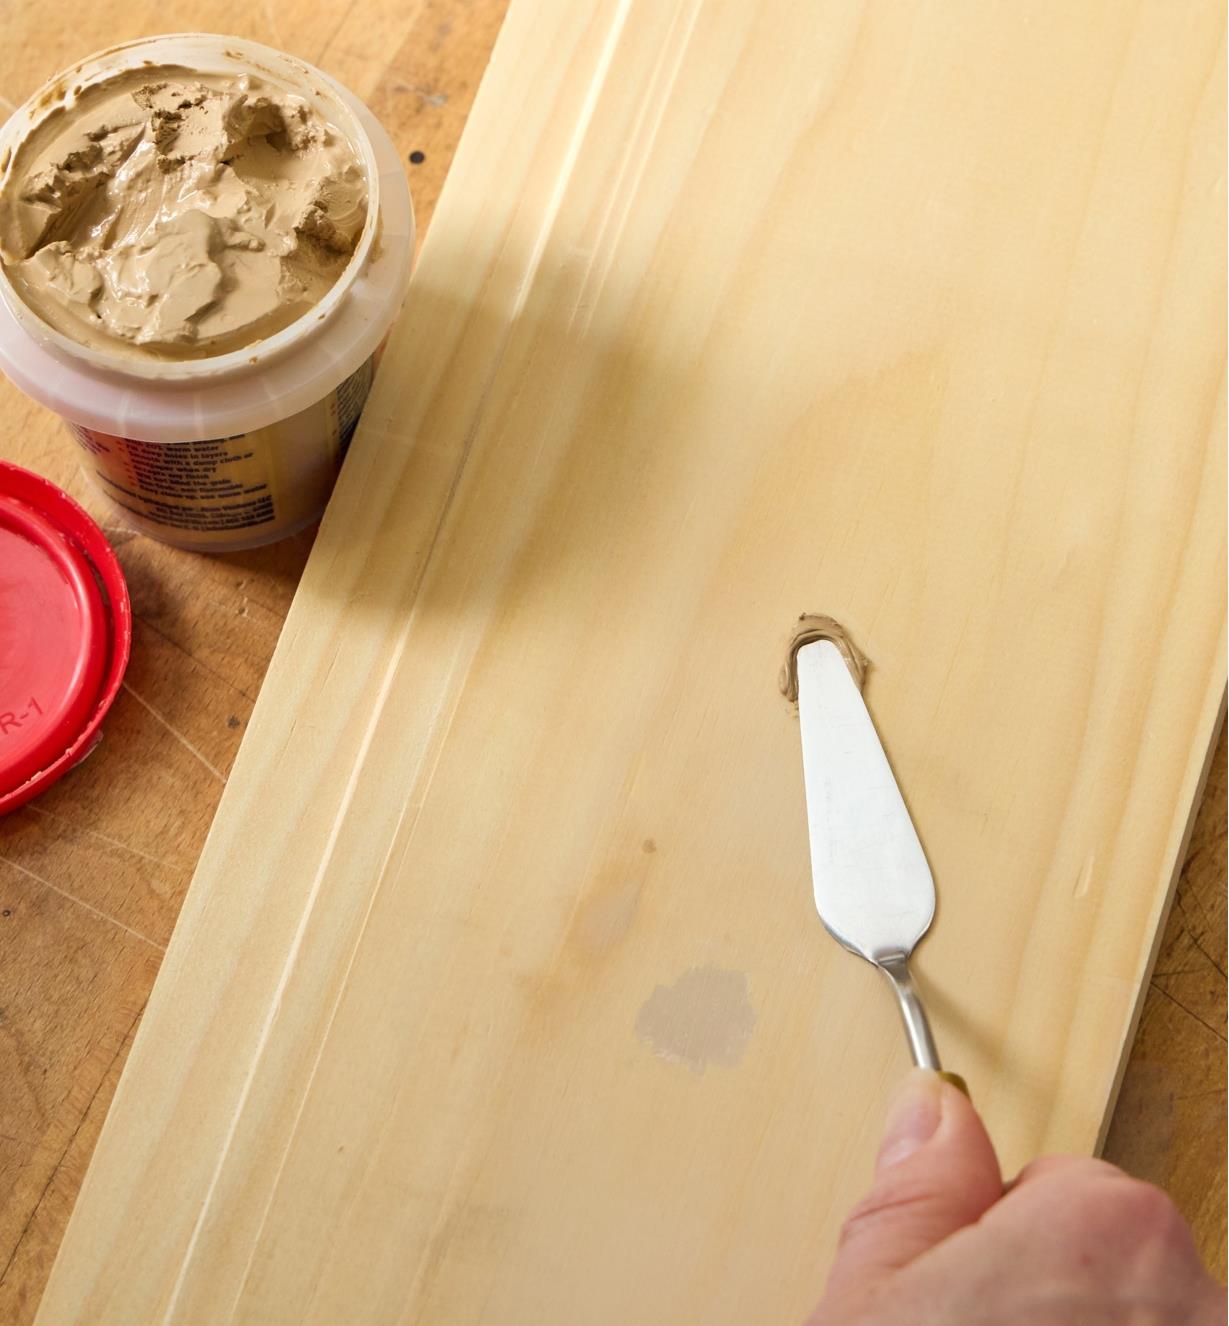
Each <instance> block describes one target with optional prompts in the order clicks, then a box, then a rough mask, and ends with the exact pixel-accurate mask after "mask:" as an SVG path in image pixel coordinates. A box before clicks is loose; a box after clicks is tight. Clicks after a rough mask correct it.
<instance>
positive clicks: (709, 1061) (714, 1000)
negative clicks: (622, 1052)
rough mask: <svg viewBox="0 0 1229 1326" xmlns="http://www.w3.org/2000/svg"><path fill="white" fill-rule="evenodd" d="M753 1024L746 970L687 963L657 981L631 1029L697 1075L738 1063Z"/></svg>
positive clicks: (745, 1049) (663, 1055) (662, 1054)
mask: <svg viewBox="0 0 1229 1326" xmlns="http://www.w3.org/2000/svg"><path fill="white" fill-rule="evenodd" d="M754 1030H755V1009H754V1008H752V1006H751V996H750V992H749V991H748V989H747V977H746V975H745V974H744V973H743V972H740V971H725V970H723V969H722V968H720V967H692V968H691V969H690V970H689V971H685V972H684V973H683V974H682V976H680V977H679V978H678V980H677V981H675V982H674V984H673V985H659V986H658V987H657V988H656V989H655V990H654V991H653V993H652V994H651V995H650V996H649V997H648V999H647V1000H646V1001H645V1003H644V1005H643V1007H642V1008H641V1009H640V1012H639V1013H638V1014H637V1015H636V1035H637V1036H639V1037H640V1039H641V1040H642V1041H644V1043H645V1044H646V1045H649V1046H651V1047H652V1050H653V1052H654V1054H657V1055H659V1056H660V1057H661V1058H663V1059H669V1060H670V1061H671V1062H673V1063H679V1064H683V1065H684V1066H685V1067H687V1068H689V1069H690V1070H691V1071H692V1072H693V1073H695V1074H697V1075H699V1074H700V1073H703V1072H704V1070H705V1069H706V1068H709V1067H711V1066H714V1065H719V1066H721V1067H724V1068H733V1067H734V1066H735V1065H736V1064H738V1063H740V1062H741V1061H742V1057H743V1055H744V1054H746V1052H747V1046H748V1044H749V1043H750V1040H751V1033H752V1032H753V1031H754Z"/></svg>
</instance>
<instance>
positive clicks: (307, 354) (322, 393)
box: [0, 33, 414, 552]
mask: <svg viewBox="0 0 1229 1326" xmlns="http://www.w3.org/2000/svg"><path fill="white" fill-rule="evenodd" d="M151 63H152V64H158V65H163V64H178V65H182V66H185V67H187V68H190V69H196V70H199V71H201V72H204V73H221V74H235V75H242V74H245V73H252V74H257V75H259V76H261V77H263V78H266V79H269V80H271V81H273V82H275V83H277V84H280V85H281V86H283V87H284V88H286V89H288V90H290V91H293V92H295V93H296V94H298V95H299V96H302V97H305V98H306V99H307V100H309V101H310V102H311V103H312V105H313V106H314V107H315V108H316V109H317V110H318V111H319V112H320V114H321V115H322V116H323V117H324V118H325V119H326V120H328V121H329V122H331V123H332V124H334V125H336V126H337V127H338V128H339V129H341V130H342V132H343V133H345V134H346V136H347V138H348V139H349V140H350V142H351V144H352V145H353V147H354V149H355V151H356V152H357V153H358V155H359V162H360V165H361V166H362V167H363V169H364V171H365V172H366V175H367V184H368V206H367V220H366V223H365V225H364V227H363V231H362V233H361V235H360V236H359V241H358V244H357V245H356V246H355V250H354V253H353V255H352V256H351V259H350V262H349V263H348V265H347V266H346V267H345V269H344V270H343V272H342V274H341V275H340V276H339V277H338V279H337V281H336V283H335V284H334V285H333V287H332V288H331V289H330V290H329V291H328V293H327V294H326V295H325V296H324V298H323V299H321V300H320V302H319V303H318V304H316V305H315V306H314V307H313V308H311V309H309V310H308V311H307V312H306V313H305V314H304V315H303V316H302V317H300V318H299V319H298V320H297V321H295V322H292V323H291V324H290V325H289V326H288V327H284V328H283V329H282V330H281V331H279V332H277V333H276V334H275V335H273V336H269V337H267V338H266V339H265V340H262V341H259V342H256V343H255V344H253V345H250V346H246V347H244V348H243V349H241V350H235V351H231V352H230V353H227V354H221V355H216V356H213V357H211V358H206V359H196V360H184V361H160V360H153V359H150V360H145V359H136V358H130V357H124V356H121V355H118V354H115V355H111V354H107V353H104V352H100V351H98V350H95V349H91V348H89V347H87V346H84V345H79V344H78V343H76V342H75V341H73V340H71V339H70V338H69V337H67V336H64V335H62V334H61V333H60V332H58V331H56V330H55V329H53V328H52V327H50V326H48V325H47V324H46V323H45V322H44V321H43V320H42V319H41V318H40V317H39V316H38V315H37V314H36V313H35V312H34V311H33V310H32V309H30V308H29V307H28V306H27V305H26V304H25V302H24V301H23V300H22V299H21V297H20V296H19V295H18V294H17V292H16V291H15V290H14V288H13V286H12V284H11V282H10V281H9V279H8V276H7V274H6V273H4V271H3V269H2V268H0V368H3V370H4V372H5V373H6V374H7V376H8V377H9V378H10V379H11V380H12V381H13V382H14V383H15V384H16V385H17V386H18V387H20V388H21V389H22V391H24V392H26V393H27V395H29V396H32V397H33V398H34V399H35V400H36V401H38V402H39V403H40V404H42V405H45V406H47V408H48V409H50V410H54V411H55V412H56V414H58V415H60V416H61V417H62V418H63V419H64V420H65V421H66V423H67V424H68V426H69V428H70V430H71V431H72V433H73V435H74V436H75V437H76V439H77V441H78V443H79V444H80V446H81V447H82V448H83V450H84V452H85V457H86V458H85V468H86V472H87V473H88V474H90V476H91V478H93V479H94V481H95V482H96V484H97V486H98V487H99V488H100V490H101V491H102V492H103V493H104V494H105V496H106V497H107V498H108V500H109V501H110V502H111V503H112V504H113V505H114V506H115V507H116V508H117V509H118V512H119V515H120V517H121V519H123V520H124V521H125V522H126V523H128V524H129V525H132V526H133V527H134V528H136V529H138V530H140V531H141V532H142V533H144V534H148V535H150V536H151V537H152V538H155V539H160V540H162V541H163V542H164V543H171V544H174V545H175V546H176V547H179V548H189V549H193V550H196V551H201V552H230V551H235V550H237V549H242V548H255V547H258V546H260V545H261V544H265V543H272V542H274V541H275V540H277V539H283V538H286V537H287V536H288V535H290V534H293V533H294V532H295V531H296V530H299V529H302V528H303V527H304V526H306V525H309V524H311V523H312V521H314V520H316V519H318V518H319V516H320V514H321V512H322V511H323V510H324V506H325V503H326V502H327V501H328V497H329V493H330V492H331V491H332V488H333V483H334V481H335V479H336V477H337V471H338V469H339V467H340V465H341V460H342V458H343V456H344V454H345V450H346V446H347V445H348V443H349V441H350V437H351V435H352V433H353V431H354V428H355V425H356V424H357V422H358V416H359V412H360V411H361V410H362V407H363V402H364V401H365V400H366V397H367V392H368V390H369V389H370V387H371V380H372V375H373V373H374V366H375V360H376V357H377V355H378V352H379V349H380V347H381V345H382V344H383V342H384V339H385V337H386V336H387V334H388V331H389V328H390V327H391V325H392V322H393V319H394V318H395V317H396V315H397V312H398V310H399V308H400V306H401V301H402V298H403V296H404V294H405V287H406V282H407V280H408V278H409V272H410V262H411V258H412V255H413V251H414V215H413V211H412V209H411V206H410V195H409V188H408V186H407V184H406V180H405V173H404V171H403V170H402V168H401V162H400V159H399V158H398V155H397V151H396V149H395V148H394V147H393V145H392V143H391V141H390V140H389V137H388V135H387V134H386V133H385V132H384V130H383V129H382V128H381V127H380V124H379V123H378V121H377V120H376V119H375V117H374V116H373V115H372V114H371V112H370V111H369V110H367V108H366V107H365V106H364V105H363V104H362V102H361V101H359V100H358V98H357V97H355V96H354V95H353V94H351V93H350V92H348V91H347V90H346V89H345V88H343V87H342V86H341V85H340V84H339V83H337V82H335V81H334V80H333V79H331V78H329V77H328V76H327V75H326V74H323V73H321V72H320V71H319V70H317V69H315V68H313V67H312V66H311V65H308V64H305V63H303V62H302V61H300V60H296V59H294V58H293V57H291V56H289V55H284V54H282V53H281V52H279V51H275V50H272V49H270V48H269V47H267V46H261V45H259V44H257V43H256V42H249V41H241V40H239V39H238V38H234V37H218V36H210V35H204V34H199V33H183V34H176V35H173V36H165V37H151V38H145V39H143V40H141V41H135V42H129V43H127V44H125V45H123V46H115V47H112V48H111V49H110V50H107V51H102V52H99V53H98V54H97V55H92V56H90V57H89V58H88V59H86V60H83V61H81V62H80V63H79V64H77V65H74V66H73V67H72V68H70V69H67V70H65V71H64V72H63V73H61V74H59V75H58V76H57V77H56V78H55V80H53V82H52V83H49V84H48V85H47V86H46V87H45V88H43V89H42V90H41V91H40V92H38V93H36V94H35V95H34V96H33V97H31V98H30V100H29V101H28V102H26V104H25V105H24V106H22V107H20V108H19V109H18V110H17V111H15V112H14V114H13V115H12V116H11V117H10V118H9V120H8V121H7V122H6V123H5V125H4V126H3V128H0V162H4V163H5V164H6V166H7V165H8V163H9V160H10V157H11V156H12V155H13V150H12V149H14V148H15V147H16V145H17V144H18V143H20V142H21V141H22V139H24V137H25V136H26V134H27V133H28V132H29V130H30V129H31V127H32V126H33V125H34V124H36V123H37V122H38V121H39V120H40V119H41V118H42V117H43V116H44V115H45V114H46V113H47V110H48V108H49V107H50V106H52V105H68V106H70V107H71V105H72V102H73V99H74V97H75V95H77V94H78V93H79V92H80V91H81V90H82V89H83V88H85V87H86V86H89V85H90V84H91V83H93V82H96V81H98V80H99V79H101V78H105V77H109V76H111V75H113V74H115V73H116V71H117V70H122V69H128V68H134V67H139V66H141V65H148V64H151Z"/></svg>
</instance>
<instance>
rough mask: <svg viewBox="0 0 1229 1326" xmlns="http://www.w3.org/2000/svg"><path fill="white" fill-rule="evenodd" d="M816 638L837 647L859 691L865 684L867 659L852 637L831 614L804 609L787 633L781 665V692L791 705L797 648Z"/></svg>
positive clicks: (795, 696)
mask: <svg viewBox="0 0 1229 1326" xmlns="http://www.w3.org/2000/svg"><path fill="white" fill-rule="evenodd" d="M816 640H829V641H831V642H832V644H834V645H835V646H836V647H837V649H839V650H840V653H841V657H842V658H843V659H844V660H845V666H846V667H848V669H849V671H850V672H851V673H852V674H853V679H854V681H856V682H857V683H858V689H859V690H861V689H862V688H863V687H864V686H865V685H866V674H867V673H868V672H869V671H870V666H871V663H870V659H868V658H867V657H866V655H865V654H864V653H863V652H862V651H861V650H860V649H859V648H858V646H857V645H856V644H854V642H853V636H851V635H850V634H849V632H848V631H847V630H846V629H845V628H844V627H843V626H842V625H841V624H840V622H838V621H837V620H836V618H835V617H821V616H819V615H818V614H817V613H811V612H804V613H803V614H802V616H801V617H799V618H798V621H797V624H796V625H795V627H794V632H793V634H792V635H791V636H790V641H789V647H788V649H787V650H786V654H785V662H784V664H782V667H781V678H780V683H779V684H780V687H781V694H782V695H784V696H785V698H786V699H787V700H789V701H790V702H791V703H792V704H797V703H798V651H799V650H800V649H801V648H802V647H803V645H811V644H814V643H815V641H816Z"/></svg>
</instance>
